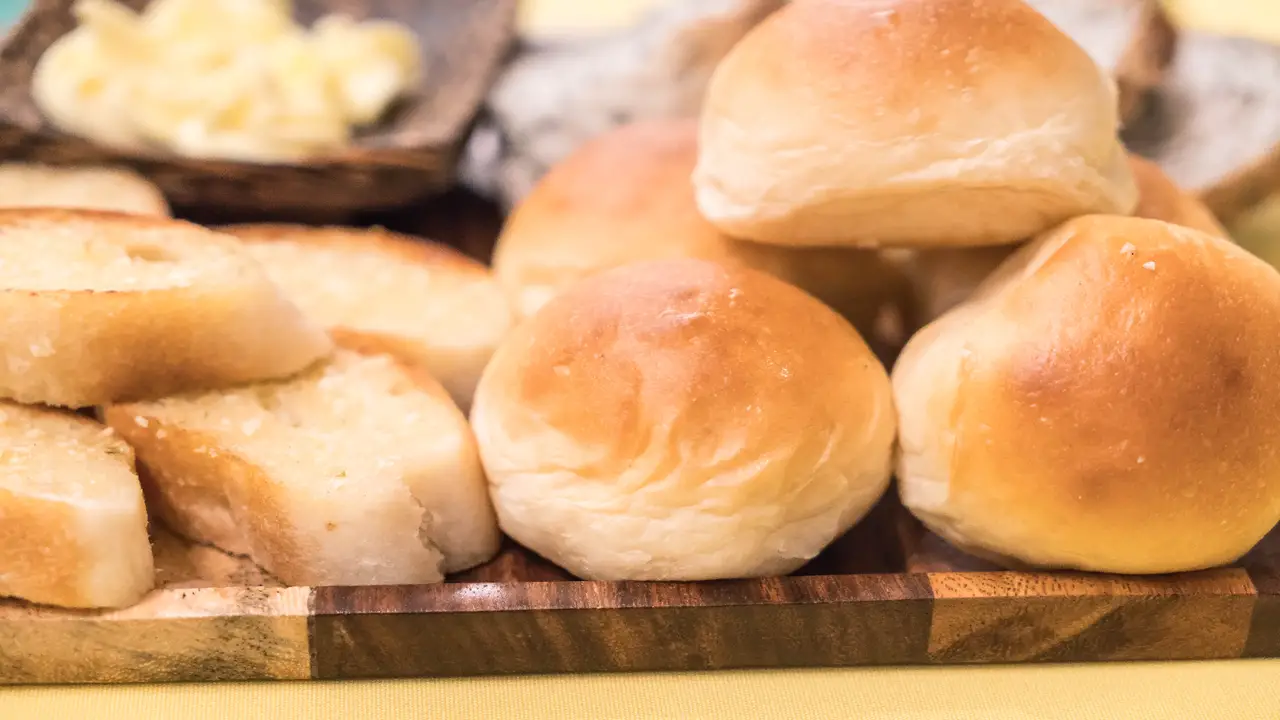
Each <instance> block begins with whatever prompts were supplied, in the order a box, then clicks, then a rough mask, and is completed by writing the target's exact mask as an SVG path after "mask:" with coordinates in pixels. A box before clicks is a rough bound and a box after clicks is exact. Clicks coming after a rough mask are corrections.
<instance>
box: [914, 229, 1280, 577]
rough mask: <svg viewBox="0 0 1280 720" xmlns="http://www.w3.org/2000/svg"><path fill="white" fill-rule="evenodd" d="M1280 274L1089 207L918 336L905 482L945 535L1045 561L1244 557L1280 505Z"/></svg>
mask: <svg viewBox="0 0 1280 720" xmlns="http://www.w3.org/2000/svg"><path fill="white" fill-rule="evenodd" d="M1276 338H1280V274H1277V272H1276V271H1275V270H1274V269H1272V268H1271V267H1270V266H1268V265H1266V264H1265V263H1263V262H1262V261H1260V260H1258V259H1257V258H1255V257H1253V256H1252V255H1250V254H1249V253H1247V252H1246V251H1244V250H1242V249H1240V248H1238V247H1236V246H1235V245H1233V244H1232V243H1230V242H1229V241H1227V240H1225V239H1222V238H1217V237H1213V236H1210V235H1208V234H1205V233H1201V232H1198V231H1195V230H1191V229H1187V228H1182V227H1178V226H1175V225H1172V224H1168V223H1163V222H1159V221H1154V220H1147V219H1138V218H1120V217H1107V216H1089V217H1083V218H1078V219H1076V220H1073V221H1070V222H1068V223H1066V224H1065V225H1063V226H1062V227H1061V228H1058V229H1057V230H1055V231H1053V232H1050V233H1047V234H1045V235H1044V236H1042V237H1041V238H1038V239H1037V240H1036V241H1034V242H1032V243H1031V244H1029V245H1028V246H1026V247H1025V248H1023V249H1021V250H1019V251H1018V253H1017V254H1015V256H1014V257H1013V258H1011V259H1010V260H1008V261H1007V262H1006V263H1004V264H1003V265H1001V266H1000V268H999V270H997V271H996V273H995V274H994V275H993V276H991V277H990V278H989V279H988V280H987V281H986V282H985V283H983V285H982V286H981V287H980V288H979V289H978V291H977V293H975V295H974V296H973V297H972V298H971V299H970V300H968V301H967V302H965V303H962V304H961V305H959V306H957V307H956V308H955V309H953V310H952V311H951V312H949V313H947V314H945V315H943V316H942V317H941V318H940V319H938V320H937V321H936V322H934V323H933V324H931V325H929V326H928V327H926V328H925V329H924V330H922V331H921V332H920V333H919V334H917V335H916V337H914V338H913V339H912V340H911V341H910V342H909V343H908V345H907V347H906V349H905V350H904V352H903V354H902V356H901V357H900V358H899V360H898V363H897V365H896V366H895V367H894V371H893V384H894V397H895V401H896V404H897V407H898V411H899V431H900V444H901V451H900V453H899V460H898V473H897V475H898V478H899V488H900V490H901V493H902V497H903V501H904V504H906V506H907V507H908V508H909V509H911V510H912V512H914V513H915V514H916V515H917V516H918V517H920V518H921V519H922V520H923V521H924V522H925V524H926V525H928V526H929V527H930V528H932V529H933V530H935V531H936V532H938V533H939V534H940V535H942V536H943V537H945V538H947V539H948V540H950V541H951V542H953V543H955V544H957V545H959V546H961V547H965V548H970V549H974V550H976V551H978V552H980V553H982V554H984V555H987V556H997V557H1005V558H1010V559H1013V560H1015V561H1017V562H1018V563H1021V564H1026V565H1031V566H1037V567H1048V568H1074V569H1080V570H1091V571H1098V572H1118V573H1165V572H1179V571H1187V570H1196V569H1201V568H1206V567H1212V566H1216V565H1221V564H1224V563H1228V562H1231V561H1234V560H1236V559H1237V558H1239V557H1240V556H1241V555H1243V554H1244V553H1245V552H1246V551H1248V550H1249V549H1250V548H1251V547H1252V546H1253V545H1254V544H1255V543H1256V542H1257V541H1258V540H1259V539H1260V538H1261V537H1262V536H1263V535H1264V534H1265V533H1266V532H1268V531H1269V530H1270V529H1271V528H1272V527H1273V526H1274V525H1275V524H1276V522H1277V520H1280V454H1278V453H1277V452H1276V448H1277V447H1280V374H1277V370H1280V343H1277V341H1276Z"/></svg>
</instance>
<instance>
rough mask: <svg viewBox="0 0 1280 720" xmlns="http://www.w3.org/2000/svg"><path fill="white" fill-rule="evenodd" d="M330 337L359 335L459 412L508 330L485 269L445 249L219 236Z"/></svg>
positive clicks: (356, 239) (422, 244)
mask: <svg viewBox="0 0 1280 720" xmlns="http://www.w3.org/2000/svg"><path fill="white" fill-rule="evenodd" d="M223 231H224V232H227V233H230V234H232V235H235V236H236V237H239V238H241V239H242V240H244V241H246V242H247V243H248V244H249V249H250V252H251V253H252V254H253V256H254V257H255V258H257V260H258V262H260V263H262V265H263V267H265V268H266V269H267V272H268V273H269V274H270V275H271V279H272V280H274V281H275V282H276V284H277V285H279V286H280V287H282V288H284V290H285V293H286V294H287V295H288V296H289V298H290V299H291V300H293V301H294V302H295V303H297V304H298V306H299V307H301V308H302V310H303V311H304V312H306V313H307V314H309V315H311V317H313V318H314V319H315V320H317V321H318V322H320V323H322V324H324V325H326V326H328V327H329V328H330V331H331V332H332V333H333V334H334V335H335V337H339V338H342V337H350V336H369V337H373V338H375V339H376V340H377V341H378V342H379V343H380V344H382V345H383V346H385V347H387V348H388V349H389V350H391V351H392V352H395V353H396V354H398V355H401V356H402V357H405V358H406V359H408V360H409V361H410V362H411V363H413V364H421V365H423V366H424V367H426V368H427V369H428V370H429V371H430V372H431V374H432V375H434V376H435V377H436V378H437V379H439V380H440V382H441V384H443V385H444V387H445V389H446V390H448V391H449V394H450V395H452V396H453V399H454V401H455V402H457V403H458V405H459V406H460V407H462V408H463V410H466V409H467V408H468V407H470V405H471V395H472V394H473V393H474V391H475V387H476V383H477V382H479V380H480V372H481V371H482V370H483V369H484V366H485V363H487V362H488V361H489V357H490V356H491V355H492V354H493V351H494V349H495V348H496V347H497V345H498V342H499V341H500V340H501V339H502V338H503V336H505V335H506V333H507V330H508V329H509V328H510V326H511V322H512V315H511V309H510V307H509V305H508V302H507V299H506V297H505V295H504V293H503V291H502V288H501V287H500V286H499V285H498V283H497V281H496V280H495V279H494V278H493V277H492V275H491V274H490V273H489V270H488V268H486V267H485V266H483V265H481V264H480V263H478V262H476V261H474V260H472V259H470V258H468V257H466V256H465V255H462V254H461V253H459V252H457V251H455V250H453V249H452V248H449V247H446V246H444V245H440V244H437V243H432V242H428V241H426V240H420V239H416V238H411V237H408V236H404V235H396V234H394V233H389V232H386V231H383V230H376V229H375V230H358V229H355V228H340V227H328V228H309V227H301V226H292V225H240V226H232V227H228V228H223Z"/></svg>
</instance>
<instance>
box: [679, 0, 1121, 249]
mask: <svg viewBox="0 0 1280 720" xmlns="http://www.w3.org/2000/svg"><path fill="white" fill-rule="evenodd" d="M1117 124H1118V118H1117V110H1116V90H1115V85H1114V83H1113V82H1112V81H1111V79H1110V77H1109V76H1108V74H1107V73H1106V72H1104V71H1103V70H1102V69H1101V68H1099V67H1098V66H1097V65H1096V64H1095V63H1094V61H1093V60H1092V59H1090V57H1089V55H1088V54H1087V53H1086V52H1085V51H1084V50H1083V49H1081V48H1080V47H1079V46H1077V45H1076V44H1075V42H1074V41H1072V40H1071V39H1070V38H1069V37H1067V36H1066V35H1065V34H1064V33H1062V32H1061V31H1060V30H1059V29H1058V28H1057V27H1055V26H1054V25H1053V24H1052V23H1050V22H1049V21H1048V20H1046V19H1045V18H1044V17H1043V16H1041V15H1040V14H1039V13H1037V12H1036V11H1035V10H1033V9H1031V7H1029V6H1028V5H1026V4H1025V3H1023V2H1021V1H1020V0H793V1H792V2H790V3H788V4H787V5H786V6H785V7H784V8H782V9H781V10H779V11H778V12H776V13H774V14H773V15H771V16H770V17H768V18H767V19H765V20H764V21H763V22H761V23H760V24H759V25H757V26H756V27H755V28H754V29H753V30H752V31H751V33H750V34H748V35H747V36H746V38H744V39H743V40H742V41H741V42H740V43H739V44H738V45H737V46H736V47H735V48H734V49H733V50H732V51H731V52H730V53H729V55H728V56H727V57H726V58H725V59H724V61H723V62H722V63H721V64H720V66H719V67H718V68H717V70H716V72H715V75H714V76H713V77H712V80H711V83H710V86H709V88H708V91H707V97H706V101H705V103H704V105H703V111H702V125H701V140H700V157H699V161H698V167H697V171H696V172H695V174H694V184H695V186H696V187H697V202H698V206H699V207H700V208H701V209H702V212H703V214H704V215H705V216H706V217H707V219H708V220H710V221H711V222H712V223H714V224H715V225H716V226H718V227H719V228H720V229H721V230H723V231H724V232H726V233H728V234H729V235H732V236H734V237H742V238H749V239H753V240H759V241H761V242H769V243H776V244H789V245H909V246H929V247H936V246H947V245H952V246H954V245H964V246H968V245H993V244H1002V243H1011V242H1017V241H1019V240H1023V239H1025V238H1028V237H1030V236H1031V235H1033V234H1035V233H1037V232H1040V231H1042V230H1045V229H1047V228H1050V227H1052V226H1054V225H1057V224H1058V223H1060V222H1062V221H1064V220H1066V219H1068V218H1071V217H1074V216H1077V215H1081V214H1084V213H1116V214H1127V213H1129V212H1130V211H1131V210H1132V209H1133V207H1134V205H1135V203H1136V202H1137V190H1136V188H1135V187H1134V182H1133V178H1132V177H1131V175H1130V172H1129V166H1128V163H1127V162H1126V161H1125V155H1124V151H1123V149H1122V147H1121V144H1120V141H1119V139H1118V138H1117V135H1116V128H1117Z"/></svg>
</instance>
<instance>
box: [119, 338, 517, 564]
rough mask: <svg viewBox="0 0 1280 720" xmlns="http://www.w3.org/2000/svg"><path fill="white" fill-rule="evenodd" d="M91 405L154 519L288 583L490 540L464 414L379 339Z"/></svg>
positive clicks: (456, 554)
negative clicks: (241, 381)
mask: <svg viewBox="0 0 1280 720" xmlns="http://www.w3.org/2000/svg"><path fill="white" fill-rule="evenodd" d="M366 349H368V348H366ZM103 416H104V418H105V420H106V421H107V423H108V424H110V425H111V427H113V428H115V429H116V430H117V431H118V432H119V433H120V434H121V436H123V437H124V438H125V439H126V440H128V441H129V442H130V443H131V444H132V445H133V446H134V448H136V450H137V452H138V461H139V465H140V467H141V470H142V478H143V483H144V486H145V487H146V490H147V496H148V502H149V505H150V506H151V509H152V512H153V513H154V514H156V515H157V516H158V517H159V518H161V519H162V520H163V521H164V522H165V524H167V525H168V526H169V527H170V528H171V529H173V530H174V531H176V532H177V533H179V534H181V535H184V536H186V537H189V538H192V539H195V540H199V541H202V542H207V543H210V544H212V545H215V546H217V547H220V548H222V549H224V550H226V551H228V552H233V553H238V554H243V555H248V556H250V557H251V558H253V560H254V561H255V562H257V563H258V564H259V565H261V566H262V567H264V568H265V569H266V570H268V571H269V572H271V573H272V574H273V575H275V576H276V577H278V578H280V579H281V580H283V581H284V582H287V583H289V584H291V585H363V584H395V583H426V582H435V581H439V580H441V579H442V578H443V576H444V574H445V573H447V572H453V571H457V570H462V569H465V568H467V567H471V566H473V565H477V564H479V563H481V562H484V561H486V560H488V559H489V558H490V557H492V556H493V555H494V553H496V552H497V548H498V543H499V539H500V535H499V532H498V528H497V521H496V518H495V516H494V512H493V508H492V506H491V505H490V503H489V496H488V490H487V487H486V483H485V478H484V474H483V472H482V470H481V467H480V461H479V458H478V454H477V450H476V445H475V439H474V438H473V437H472V435H471V429H470V427H469V426H468V425H467V422H466V419H465V418H464V417H463V415H462V413H461V412H460V411H459V410H458V408H457V406H456V405H454V403H453V401H452V400H450V399H449V396H448V395H447V394H446V393H445V391H444V390H443V389H442V388H441V387H440V385H439V383H437V382H435V380H433V379H432V378H431V376H430V375H428V374H427V373H426V372H424V371H422V370H421V369H415V368H414V367H412V366H409V365H406V364H404V363H403V362H402V361H400V360H398V359H395V358H393V357H392V356H391V355H387V354H381V355H377V354H362V353H359V352H355V351H352V350H348V349H345V348H344V349H340V350H338V352H337V353H336V354H335V355H334V356H333V358H332V360H331V361H330V362H328V363H326V364H324V365H323V366H321V367H317V368H314V369H312V370H310V371H308V372H307V373H305V374H303V375H301V376H298V377H296V378H293V379H290V380H287V381H282V382H275V383H264V384H258V385H253V386H248V387H244V388H240V389H236V390H229V391H223V392H211V393H203V394H195V395H185V396H179V397H172V398H167V399H164V400H159V401H154V402H140V403H129V404H121V405H113V406H109V407H107V408H105V409H104V413H103Z"/></svg>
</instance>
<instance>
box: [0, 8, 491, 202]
mask: <svg viewBox="0 0 1280 720" xmlns="http://www.w3.org/2000/svg"><path fill="white" fill-rule="evenodd" d="M125 4H127V5H130V6H132V7H134V8H141V7H145V6H146V4H147V0H125ZM72 5H73V0H34V2H32V4H31V6H30V8H29V9H28V10H27V12H26V13H25V14H24V15H23V17H22V18H21V19H20V20H19V21H18V22H17V23H16V24H15V25H14V27H13V28H12V30H11V31H10V32H9V34H8V36H7V37H6V38H5V39H4V42H3V46H0V157H2V158H4V159H9V160H32V161H39V162H45V163H51V164H81V163H117V164H125V165H129V166H132V167H134V168H135V169H137V170H139V171H140V172H142V173H144V174H145V175H147V176H148V177H149V178H151V179H152V181H154V182H155V183H157V184H158V185H159V186H160V188H161V189H162V190H163V191H164V193H165V195H166V196H168V198H169V201H170V202H171V203H173V204H175V205H184V206H197V207H199V206H218V207H222V208H224V209H231V210H245V211H264V210H267V211H300V212H307V211H313V210H323V211H326V212H340V211H363V210H373V209H384V208H392V207H396V206H400V205H404V204H406V203H409V202H412V201H414V200H417V199H419V198H421V197H423V196H425V195H428V194H430V193H432V192H434V191H438V190H442V189H444V188H447V187H448V186H449V185H450V184H451V183H452V182H453V174H454V169H455V166H456V164H457V158H458V155H459V153H460V151H461V147H462V144H463V142H464V141H465V139H466V135H467V132H468V130H469V129H470V126H471V123H472V120H473V119H474V118H475V115H476V113H477V112H478V111H479V108H480V106H481V103H482V102H483V100H484V96H485V94H486V93H487V92H488V90H489V87H490V85H491V84H492V83H493V81H494V80H495V79H496V78H497V75H498V70H499V67H500V65H501V63H502V60H503V59H504V57H505V55H506V53H507V51H508V48H509V47H510V44H511V43H512V41H513V40H514V38H515V13H516V0H297V3H296V15H297V17H298V20H299V21H301V22H305V23H307V24H310V23H311V22H313V21H314V20H315V19H317V18H318V17H320V16H321V15H323V14H326V13H329V12H335V11H340V12H344V13H347V14H349V15H351V16H352V17H356V18H367V17H377V18H386V19H394V20H398V21H399V22H402V23H404V24H405V25H407V26H408V27H410V28H411V29H413V30H414V31H415V32H416V33H417V34H418V36H419V37H420V38H421V40H422V44H423V47H424V51H425V59H424V67H425V68H426V73H424V75H425V78H424V81H423V83H422V84H421V85H420V86H419V87H417V88H414V89H413V90H411V91H410V93H409V94H408V95H407V97H405V98H404V99H403V100H402V101H401V102H400V103H398V105H397V107H395V108H394V109H393V110H392V112H391V114H390V115H389V116H388V117H387V118H385V119H384V121H383V122H382V123H381V124H380V125H379V126H377V127H374V128H371V129H369V130H367V131H365V132H363V133H361V134H360V135H358V136H357V137H356V139H355V141H354V142H353V144H352V145H351V146H350V147H349V148H347V149H345V150H343V151H341V152H339V153H338V154H335V155H329V156H324V157H319V158H314V159H309V160H307V161H304V162H300V163H292V164H256V163H246V162H238V161H222V160H205V159H192V158H184V157H181V156H178V155H175V154H163V155H160V154H153V155H144V154H133V153H122V152H119V151H116V150H112V149H107V148H103V147H101V146H99V145H96V144H94V143H92V142H89V141H87V140H84V139H81V138H78V137H73V136H70V135H67V134H64V133H62V132H59V131H58V130H56V129H55V128H54V127H53V126H52V125H51V124H50V123H49V122H48V121H47V120H46V119H45V118H44V116H43V115H42V114H41V113H40V111H39V109H37V107H36V104H35V102H34V101H33V100H32V98H31V74H32V70H33V69H34V67H35V64H36V61H37V60H38V59H39V58H40V56H41V54H43V53H44V51H45V49H47V48H48V47H49V45H50V44H52V43H53V42H54V41H55V40H57V39H58V37H60V36H61V35H63V34H64V33H66V32H68V31H70V30H71V29H73V28H74V27H75V21H74V19H73V17H72V15H71V6H72Z"/></svg>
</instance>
